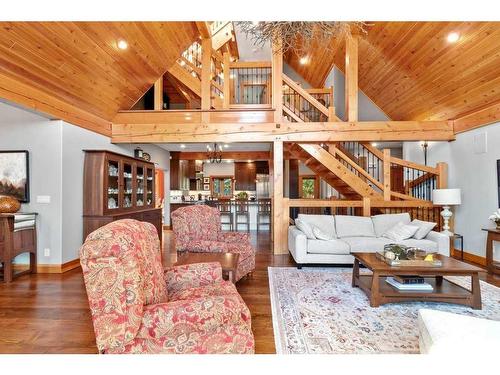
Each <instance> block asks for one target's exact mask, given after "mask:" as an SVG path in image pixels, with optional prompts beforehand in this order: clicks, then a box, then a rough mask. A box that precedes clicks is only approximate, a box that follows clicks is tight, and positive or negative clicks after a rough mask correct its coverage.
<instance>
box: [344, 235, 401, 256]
mask: <svg viewBox="0 0 500 375" xmlns="http://www.w3.org/2000/svg"><path fill="white" fill-rule="evenodd" d="M342 241H345V242H347V243H348V244H349V247H350V248H351V252H353V253H375V252H377V251H383V250H384V246H385V245H387V244H390V243H393V242H394V241H391V240H390V239H388V238H384V237H380V238H376V237H344V238H342Z"/></svg>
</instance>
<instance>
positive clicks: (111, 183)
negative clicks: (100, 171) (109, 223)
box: [105, 159, 120, 210]
mask: <svg viewBox="0 0 500 375" xmlns="http://www.w3.org/2000/svg"><path fill="white" fill-rule="evenodd" d="M106 173H107V174H106V176H107V183H106V200H105V204H106V207H107V208H108V210H117V209H119V208H120V187H119V179H120V162H119V161H118V160H113V159H107V169H106Z"/></svg>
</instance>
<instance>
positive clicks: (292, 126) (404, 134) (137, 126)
mask: <svg viewBox="0 0 500 375" xmlns="http://www.w3.org/2000/svg"><path fill="white" fill-rule="evenodd" d="M152 115H153V113H150V114H148V115H146V116H145V119H141V117H138V118H137V117H135V116H133V115H132V114H129V115H128V118H127V117H126V116H122V117H121V120H122V121H121V122H118V121H117V122H115V123H113V128H112V142H114V143H129V142H132V143H148V142H149V143H155V142H183V143H190V142H248V141H252V142H273V141H275V140H281V141H285V142H339V141H418V140H421V139H427V140H433V141H450V140H454V139H455V135H454V133H453V127H452V124H450V123H448V122H446V121H434V122H419V121H366V122H324V123H322V122H308V123H307V124H304V123H281V124H280V123H258V122H256V123H255V122H254V123H245V124H242V123H234V122H231V123H223V122H220V123H202V122H197V123H186V122H182V121H179V123H170V124H165V123H158V122H155V121H151V120H153V119H152V118H151V116H152ZM160 115H161V114H160ZM117 117H118V116H117ZM134 117H135V118H134ZM148 117H149V121H148ZM153 117H154V116H153ZM144 120H146V121H144Z"/></svg>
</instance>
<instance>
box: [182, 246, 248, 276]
mask: <svg viewBox="0 0 500 375" xmlns="http://www.w3.org/2000/svg"><path fill="white" fill-rule="evenodd" d="M239 257H240V254H232V253H189V252H186V253H180V254H179V255H178V257H177V262H176V263H175V264H174V266H182V265H186V264H193V263H212V262H217V263H220V265H221V267H222V272H223V273H224V274H227V275H228V280H229V281H231V282H232V283H234V282H235V277H236V268H237V266H238V259H239Z"/></svg>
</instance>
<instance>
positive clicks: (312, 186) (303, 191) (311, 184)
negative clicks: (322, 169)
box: [299, 176, 319, 199]
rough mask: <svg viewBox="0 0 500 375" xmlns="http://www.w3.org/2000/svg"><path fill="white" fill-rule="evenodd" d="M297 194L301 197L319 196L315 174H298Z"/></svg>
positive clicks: (314, 197) (313, 197)
mask: <svg viewBox="0 0 500 375" xmlns="http://www.w3.org/2000/svg"><path fill="white" fill-rule="evenodd" d="M299 189H300V191H299V194H300V197H301V198H308V199H318V198H319V180H318V178H317V177H316V176H300V185H299Z"/></svg>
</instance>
